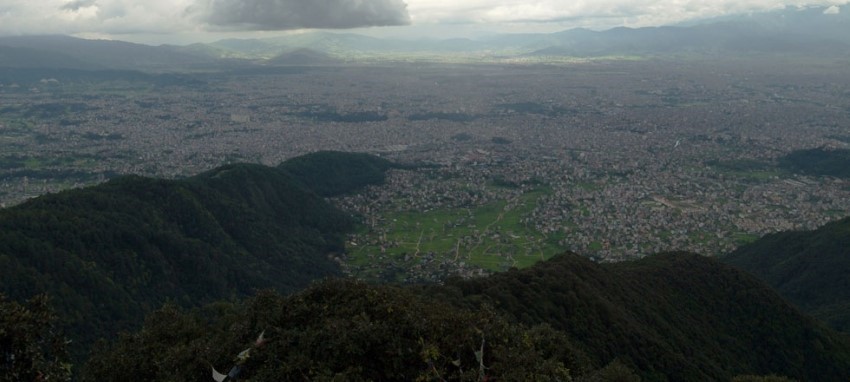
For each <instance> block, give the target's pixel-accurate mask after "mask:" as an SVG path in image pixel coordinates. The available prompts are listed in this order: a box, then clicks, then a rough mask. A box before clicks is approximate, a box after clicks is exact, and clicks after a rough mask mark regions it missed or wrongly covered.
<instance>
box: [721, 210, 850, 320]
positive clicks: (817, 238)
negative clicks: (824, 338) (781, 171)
mask: <svg viewBox="0 0 850 382" xmlns="http://www.w3.org/2000/svg"><path fill="white" fill-rule="evenodd" d="M723 261H724V262H726V263H728V264H731V265H734V266H736V267H739V268H741V269H744V270H746V271H748V272H750V273H752V274H754V275H756V276H758V277H759V278H761V279H762V280H764V281H765V282H766V283H767V284H769V285H770V286H772V287H773V288H775V289H776V290H778V291H779V293H780V294H781V295H782V296H784V297H785V298H787V299H788V300H790V301H791V302H793V303H794V304H796V305H797V306H799V307H800V308H801V309H803V310H804V311H806V312H808V313H809V314H811V315H813V316H815V317H816V318H819V319H821V320H823V321H825V322H827V323H829V324H830V325H831V326H833V327H834V328H836V329H838V330H841V331H844V332H850V218H845V219H842V220H839V221H836V222H832V223H829V224H827V225H825V226H823V227H821V228H818V229H816V230H814V231H795V232H780V233H775V234H771V235H767V236H765V237H763V238H761V239H760V240H758V241H756V242H754V243H752V244H749V245H746V246H743V247H741V248H738V249H737V250H736V251H734V252H732V253H731V254H729V255H727V256H726V257H724V258H723Z"/></svg>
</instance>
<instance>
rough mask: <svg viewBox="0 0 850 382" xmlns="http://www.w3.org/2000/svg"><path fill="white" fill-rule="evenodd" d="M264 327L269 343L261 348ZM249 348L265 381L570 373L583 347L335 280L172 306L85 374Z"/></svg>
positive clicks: (163, 372)
mask: <svg viewBox="0 0 850 382" xmlns="http://www.w3.org/2000/svg"><path fill="white" fill-rule="evenodd" d="M261 332H263V333H264V334H263V337H264V338H266V339H267V340H268V341H267V343H266V344H265V345H263V346H261V347H252V345H251V344H252V343H253V342H254V340H255V339H256V338H257V336H258V334H259V333H261ZM246 348H252V350H251V357H250V358H249V359H248V361H247V363H246V364H245V369H244V370H245V371H244V373H243V374H242V375H240V378H244V379H245V380H256V381H311V380H321V381H325V380H327V381H330V380H335V381H419V380H422V381H438V380H452V381H481V380H486V379H482V378H481V377H488V378H492V377H495V378H496V380H505V381H567V380H569V379H568V378H569V375H570V373H573V375H575V374H576V373H579V372H581V371H583V369H582V366H581V364H582V362H583V361H582V356H581V355H580V354H578V353H577V352H575V351H573V350H571V349H570V347H569V344H568V343H566V339H565V338H564V336H563V335H561V334H559V333H557V332H555V331H554V330H552V329H551V328H549V327H546V326H538V327H535V328H532V329H527V328H524V327H521V326H518V325H515V324H511V323H509V322H508V321H506V320H504V319H503V318H501V317H500V316H499V315H497V314H496V313H495V312H493V311H489V310H479V311H466V310H462V309H458V308H455V307H452V306H450V305H447V304H444V303H440V302H437V301H434V300H431V299H426V298H422V297H421V296H417V295H415V294H413V293H411V291H409V290H405V289H401V288H397V287H389V286H371V285H367V284H363V283H358V282H353V281H331V282H324V283H321V284H318V285H315V286H313V287H311V288H309V289H307V290H305V291H303V292H300V293H298V294H295V295H292V296H289V297H281V296H280V295H276V294H273V293H261V294H260V295H258V296H257V297H256V298H253V299H251V300H249V301H247V302H246V303H244V304H240V305H232V304H217V305H213V306H210V307H207V308H205V309H203V310H199V311H196V312H194V313H185V312H181V311H179V310H177V309H174V308H173V307H166V308H164V309H162V310H160V311H158V312H156V313H154V314H153V315H151V316H149V318H148V319H147V320H146V323H145V327H144V328H143V329H142V330H141V331H140V332H138V333H135V334H133V335H130V336H126V337H123V338H122V339H121V340H120V341H118V342H117V343H116V344H114V345H113V346H112V347H111V348H110V347H105V346H104V347H98V350H99V351H97V352H96V353H95V354H94V356H93V357H92V358H91V359H90V360H89V363H88V364H87V367H86V372H85V373H84V377H83V380H89V381H129V380H146V381H161V380H162V381H199V382H201V381H203V382H206V381H209V378H210V372H211V370H210V364H212V365H213V366H215V367H216V368H217V369H218V370H219V371H221V372H224V373H227V372H228V370H230V368H231V367H232V366H233V364H234V361H233V359H234V356H235V355H236V354H238V353H239V352H240V351H242V350H244V349H246ZM476 352H480V353H478V354H480V359H479V357H478V356H477V355H476ZM207 362H209V364H208V363H207ZM482 364H483V368H482ZM479 373H480V374H479Z"/></svg>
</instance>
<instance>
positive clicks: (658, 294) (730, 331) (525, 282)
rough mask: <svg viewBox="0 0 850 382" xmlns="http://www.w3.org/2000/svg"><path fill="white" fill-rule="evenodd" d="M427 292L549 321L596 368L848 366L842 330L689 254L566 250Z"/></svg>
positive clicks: (827, 376)
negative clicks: (625, 256) (597, 258)
mask: <svg viewBox="0 0 850 382" xmlns="http://www.w3.org/2000/svg"><path fill="white" fill-rule="evenodd" d="M431 293H432V294H436V295H437V296H439V297H440V299H441V300H443V301H454V302H455V303H457V304H464V305H466V306H473V307H474V306H479V305H480V304H483V303H489V304H492V305H494V306H495V307H496V309H497V310H499V311H502V312H506V313H507V314H508V315H509V316H510V317H513V318H515V319H516V320H519V321H520V322H523V323H526V324H529V325H535V324H541V323H546V324H549V325H551V326H552V327H553V328H554V329H556V330H559V331H562V332H564V333H565V334H566V336H567V337H568V338H569V339H570V341H571V343H573V344H574V345H575V346H576V347H577V348H578V349H581V350H582V351H583V352H584V353H585V354H587V355H588V356H589V357H590V358H591V359H592V360H593V362H594V364H595V365H604V364H605V363H608V362H610V361H611V360H613V359H619V360H621V361H622V362H624V363H626V364H627V365H629V366H630V367H632V368H633V369H635V370H637V371H638V372H639V374H641V376H642V377H643V378H644V380H650V381H652V380H673V381H707V380H729V379H730V378H732V377H733V376H735V375H740V374H760V375H765V374H771V373H775V374H779V375H785V376H788V377H792V378H795V379H800V380H807V381H838V380H843V378H846V376H847V375H848V374H847V373H848V371H850V341H848V338H847V337H845V336H843V335H839V334H836V333H835V332H833V331H831V330H830V329H828V328H826V327H823V326H822V324H819V323H816V322H815V321H814V320H812V319H810V318H808V317H807V316H804V315H803V314H801V313H799V312H798V311H797V310H796V309H795V308H794V307H792V306H791V305H789V304H788V303H787V302H785V301H784V300H783V299H782V298H781V297H780V296H779V295H777V294H776V293H775V292H774V291H772V290H771V289H770V288H769V287H767V286H766V285H764V284H763V283H762V282H760V281H759V280H757V279H756V278H754V277H752V276H750V275H748V274H746V273H744V272H742V271H738V270H736V269H734V268H732V267H730V266H728V265H725V264H722V263H720V262H718V261H716V260H713V259H710V258H705V257H701V256H698V255H693V254H686V253H669V254H660V255H655V256H650V257H648V258H645V259H642V260H637V261H629V262H623V263H616V264H597V263H593V262H591V261H589V260H587V259H585V258H583V257H581V256H578V255H574V254H566V255H562V256H559V257H556V258H553V259H552V260H549V261H548V262H546V263H541V264H538V265H537V266H534V267H532V268H529V269H526V270H521V271H510V272H507V273H503V274H497V275H494V276H492V277H489V278H486V279H478V280H471V281H454V282H450V283H448V285H447V286H446V287H445V288H437V289H435V290H432V291H431Z"/></svg>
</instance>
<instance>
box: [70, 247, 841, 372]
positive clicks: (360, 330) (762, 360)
mask: <svg viewBox="0 0 850 382" xmlns="http://www.w3.org/2000/svg"><path fill="white" fill-rule="evenodd" d="M259 333H263V334H262V336H261V338H263V339H267V344H265V345H262V346H252V345H251V344H252V343H253V342H254V339H255V338H256V337H257V335H258V334H259ZM246 348H249V349H251V350H250V354H251V357H250V358H249V359H248V360H247V361H246V362H245V363H244V364H243V367H244V369H243V373H244V374H242V375H240V378H245V379H251V380H302V379H307V380H399V381H409V380H458V381H481V380H490V379H495V380H505V381H528V380H539V381H555V380H560V381H565V380H569V379H568V377H567V375H569V376H570V377H572V378H574V380H576V381H610V380H616V381H636V380H639V379H638V375H640V376H641V377H642V378H643V379H642V380H644V381H706V380H731V379H732V378H733V377H735V376H739V375H769V374H776V375H786V376H789V377H792V378H796V379H800V380H812V381H843V380H844V378H845V377H846V375H847V374H846V372H847V370H850V341H848V339H847V338H846V337H844V336H841V335H839V334H837V333H835V332H833V331H831V330H829V329H827V328H824V327H822V326H819V324H817V323H815V322H814V321H813V320H811V319H810V318H808V317H806V316H803V315H802V314H800V313H799V312H798V311H797V310H795V309H794V308H793V307H791V306H790V305H789V304H788V303H786V302H785V301H784V300H782V299H781V298H780V297H779V296H778V295H777V294H776V293H775V292H773V291H771V290H770V289H768V288H767V287H766V286H765V285H763V284H762V283H761V282H759V281H757V280H756V279H754V278H753V277H752V276H750V275H748V274H745V273H743V272H741V271H738V270H736V269H734V268H732V267H730V266H727V265H724V264H721V263H719V262H717V261H715V260H712V259H708V258H703V257H699V256H697V255H691V254H684V253H676V254H663V255H657V256H653V257H649V258H646V259H643V260H640V261H634V262H626V263H621V264H596V263H593V262H590V261H589V260H587V259H584V258H582V257H580V256H578V255H574V254H565V255H561V256H558V257H555V258H553V259H551V260H548V261H546V262H542V263H540V264H538V265H536V266H534V267H531V268H527V269H524V270H519V271H516V270H515V271H510V272H507V273H503V274H497V275H495V276H491V277H488V278H484V279H477V280H471V281H453V282H450V283H449V284H448V285H447V286H429V287H393V286H372V285H368V284H363V283H359V282H354V281H330V282H324V283H320V284H317V285H313V286H311V287H310V288H308V289H306V290H305V291H303V292H300V293H297V294H295V295H292V296H289V297H281V296H277V295H275V294H269V293H263V294H260V295H259V296H258V297H256V298H254V299H251V300H248V301H246V302H244V303H242V304H229V303H227V304H225V303H219V304H215V305H211V306H209V307H206V308H204V309H202V310H195V311H193V312H185V311H181V310H179V309H176V308H174V307H166V308H164V309H162V310H160V311H158V312H157V313H155V314H153V315H151V316H150V317H149V318H148V320H147V322H146V325H145V328H144V329H143V330H141V331H139V332H137V333H135V334H132V335H130V336H126V337H123V338H122V339H121V340H120V341H118V342H116V343H115V344H114V345H113V346H112V347H106V346H104V347H99V349H100V351H98V352H97V354H95V355H94V357H93V358H92V359H91V360H90V362H89V364H88V366H87V369H86V370H87V372H86V375H85V379H87V380H93V381H94V380H115V381H118V380H125V379H127V378H136V377H138V376H142V377H141V378H142V379H147V380H159V379H177V380H186V381H195V380H197V381H203V380H206V379H207V378H209V372H210V365H212V366H214V367H216V368H218V369H219V370H220V371H221V370H222V369H223V370H225V372H226V370H229V369H230V367H231V366H232V365H233V364H234V361H233V356H234V355H235V354H237V353H239V352H240V351H242V350H244V349H246ZM207 362H209V363H207ZM743 380H746V379H743ZM755 380H760V379H755ZM779 380H781V379H779Z"/></svg>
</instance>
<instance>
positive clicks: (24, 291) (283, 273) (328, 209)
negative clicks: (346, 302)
mask: <svg viewBox="0 0 850 382" xmlns="http://www.w3.org/2000/svg"><path fill="white" fill-rule="evenodd" d="M299 163H301V164H303V165H304V166H308V167H309V166H311V163H312V162H311V161H310V160H299ZM340 166H341V170H340V171H342V172H344V173H346V174H348V178H349V179H352V181H353V182H360V181H358V180H356V179H357V177H358V171H359V168H357V167H356V166H354V167H352V168H346V167H345V163H342V164H341V165H340ZM287 168H290V169H293V172H295V170H297V169H298V166H293V165H289V166H287ZM329 176H333V174H330V175H329ZM369 176H370V177H371V176H374V174H369ZM370 181H371V180H370ZM365 182H367V183H368V182H369V181H365ZM303 183H304V182H301V181H299V180H296V179H294V178H293V177H292V176H290V175H289V174H287V173H285V172H283V171H280V170H279V169H276V168H271V167H265V166H259V165H248V164H240V165H230V166H225V167H222V168H219V169H216V170H213V171H210V172H207V173H203V174H200V175H197V176H195V177H192V178H188V179H184V180H177V181H172V180H157V179H148V178H142V177H136V176H129V177H123V178H118V179H115V180H112V181H110V182H108V183H105V184H102V185H99V186H95V187H90V188H86V189H79V190H72V191H67V192H62V193H59V194H54V195H47V196H43V197H40V198H37V199H34V200H31V201H29V202H27V203H24V204H22V205H19V206H16V207H13V208H9V209H4V210H0V280H2V281H0V292H2V293H5V294H6V295H7V296H9V297H10V298H13V299H15V300H23V299H26V298H29V297H30V296H32V295H35V294H37V293H42V292H46V293H48V294H49V295H50V296H51V297H52V298H53V304H54V306H56V308H57V313H58V314H59V315H60V317H62V319H63V321H64V322H65V323H67V324H68V327H69V329H70V333H73V336H72V338H73V339H74V340H75V343H77V344H80V346H77V347H75V348H74V349H73V350H75V351H76V352H77V353H78V354H79V352H80V351H83V350H84V349H83V348H84V347H85V346H86V344H89V343H91V341H92V340H93V339H95V338H97V337H98V336H108V335H111V334H113V333H116V332H117V331H118V330H120V329H129V328H132V327H135V325H137V324H138V323H139V322H141V319H142V317H143V316H144V314H145V313H147V312H150V311H152V310H153V309H156V308H158V307H160V306H161V305H162V304H163V303H164V302H166V301H173V302H175V303H177V304H179V305H183V306H197V305H200V304H204V303H208V302H211V301H216V300H221V299H230V298H233V297H237V296H244V295H248V294H251V293H253V292H254V291H255V290H256V289H257V288H274V289H276V290H278V291H281V292H292V291H295V290H298V289H300V288H303V287H305V286H307V285H308V283H309V282H310V281H311V280H314V279H317V278H323V277H327V276H335V275H339V274H340V273H339V268H338V265H337V264H336V263H335V262H334V261H333V260H332V259H331V258H330V257H329V254H330V253H333V252H338V251H342V250H343V237H344V233H345V232H346V231H347V230H349V229H350V228H351V222H350V221H349V219H348V218H347V217H346V216H345V214H343V213H342V212H341V211H339V210H337V209H336V208H334V207H332V206H331V205H329V204H328V203H327V202H326V201H325V200H324V199H323V198H321V197H320V196H318V195H317V194H316V193H315V192H313V191H312V190H310V189H308V188H306V187H304V185H303ZM358 184H359V183H358Z"/></svg>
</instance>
